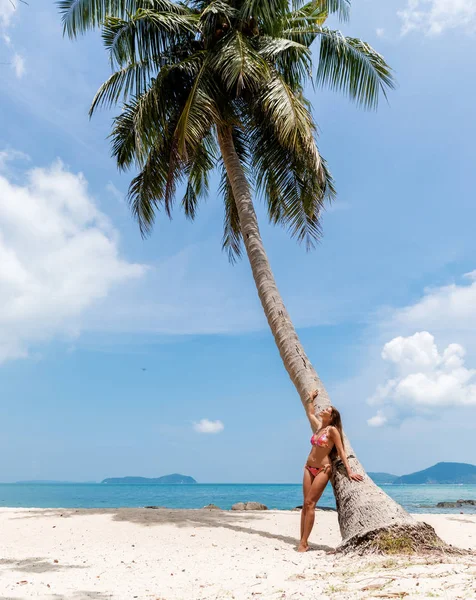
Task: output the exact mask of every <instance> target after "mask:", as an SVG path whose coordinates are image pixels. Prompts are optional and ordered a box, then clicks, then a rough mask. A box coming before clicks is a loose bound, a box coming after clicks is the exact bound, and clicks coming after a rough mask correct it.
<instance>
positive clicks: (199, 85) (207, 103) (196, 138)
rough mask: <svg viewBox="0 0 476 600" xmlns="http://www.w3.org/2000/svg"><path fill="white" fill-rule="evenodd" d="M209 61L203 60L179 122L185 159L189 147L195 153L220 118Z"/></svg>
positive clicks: (180, 144) (177, 131)
mask: <svg viewBox="0 0 476 600" xmlns="http://www.w3.org/2000/svg"><path fill="white" fill-rule="evenodd" d="M208 62H209V61H208V60H207V58H206V59H205V60H204V61H203V64H202V66H201V68H200V71H199V73H198V74H197V76H196V78H195V81H194V82H193V85H192V87H191V89H190V92H189V94H188V97H187V100H186V102H185V104H184V106H183V109H182V111H181V115H180V118H179V120H178V123H177V128H176V137H177V141H178V149H179V152H180V153H181V155H182V156H183V157H184V158H185V159H186V157H187V149H188V148H191V149H192V154H193V149H194V148H196V147H197V146H198V145H199V144H200V143H201V140H202V139H203V138H204V137H205V135H206V134H207V133H208V131H209V130H210V128H211V127H212V125H213V124H215V123H217V122H218V121H219V120H220V115H219V112H218V109H217V106H216V103H215V101H214V98H213V90H214V84H213V81H212V80H211V77H210V75H211V73H209V72H207V66H208Z"/></svg>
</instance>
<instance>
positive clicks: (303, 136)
mask: <svg viewBox="0 0 476 600" xmlns="http://www.w3.org/2000/svg"><path fill="white" fill-rule="evenodd" d="M247 126H248V130H249V131H250V146H251V155H252V157H253V163H252V170H253V173H254V174H255V178H256V185H257V189H258V191H259V192H260V194H261V196H262V197H263V198H264V200H265V202H266V205H267V207H268V215H269V218H270V221H271V222H272V223H274V224H280V225H283V226H284V227H286V228H288V229H289V231H290V233H291V235H292V236H293V237H296V238H297V239H298V241H299V242H305V244H306V247H307V249H311V248H312V247H313V246H314V244H315V242H316V241H317V240H318V239H319V237H320V235H321V227H320V216H321V212H322V208H323V206H324V204H325V202H326V201H329V200H331V199H332V198H333V196H334V194H335V190H334V186H333V181H332V177H331V175H330V173H329V171H328V169H327V166H326V163H325V161H324V160H323V159H322V157H321V156H320V154H319V151H318V149H317V146H316V143H315V140H314V137H313V135H312V133H309V132H306V129H304V131H302V132H301V133H299V132H298V134H297V135H296V139H295V143H294V144H289V143H287V142H288V140H287V138H286V137H285V138H282V136H281V133H280V131H279V129H276V127H275V126H274V123H273V122H272V121H270V118H269V116H268V115H267V114H266V112H264V111H263V107H262V106H261V105H260V104H259V103H256V104H255V106H254V109H253V113H252V115H249V121H248V123H247ZM283 142H284V143H283Z"/></svg>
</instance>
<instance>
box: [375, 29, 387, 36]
mask: <svg viewBox="0 0 476 600" xmlns="http://www.w3.org/2000/svg"><path fill="white" fill-rule="evenodd" d="M375 33H376V34H377V37H379V38H383V37H384V36H385V29H382V28H381V27H379V28H377V29H376V30H375Z"/></svg>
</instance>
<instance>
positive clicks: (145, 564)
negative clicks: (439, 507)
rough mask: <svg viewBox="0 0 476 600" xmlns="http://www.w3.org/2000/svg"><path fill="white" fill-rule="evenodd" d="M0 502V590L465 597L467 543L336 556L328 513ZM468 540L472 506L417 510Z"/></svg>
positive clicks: (474, 584)
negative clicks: (427, 553) (442, 511)
mask: <svg viewBox="0 0 476 600" xmlns="http://www.w3.org/2000/svg"><path fill="white" fill-rule="evenodd" d="M316 517H317V518H316V527H315V529H314V531H313V535H312V538H311V542H312V550H311V551H310V552H308V553H307V554H302V555H301V554H298V553H297V552H296V550H295V547H296V543H297V538H296V534H297V532H298V530H299V518H300V513H299V512H292V511H289V512H287V511H266V512H239V513H237V512H226V511H215V510H168V509H159V510H151V509H120V510H58V509H55V510H39V509H8V508H6V509H0V599H1V600H10V599H11V600H13V599H26V598H44V599H45V600H60V599H65V600H82V599H87V598H94V599H96V600H100V599H101V600H102V599H106V598H113V599H117V600H119V599H120V600H122V599H124V600H125V599H133V598H138V599H146V598H147V599H150V598H152V599H154V600H159V599H160V600H177V599H183V600H185V599H187V600H195V599H196V600H198V599H200V600H212V599H213V600H218V599H222V598H230V599H232V598H235V599H236V600H240V599H248V598H249V599H260V598H262V599H268V598H269V599H273V598H275V599H291V598H292V599H297V598H303V599H313V598H316V599H317V598H319V599H320V600H325V599H344V598H348V599H361V598H362V599H363V598H418V599H423V598H444V599H456V598H458V599H463V600H469V599H472V598H476V555H474V556H471V555H467V556H461V557H455V556H446V557H441V558H435V557H431V558H415V557H409V558H405V557H404V558H393V557H370V558H358V557H355V556H345V557H339V556H336V555H332V554H328V553H327V552H328V551H329V550H331V549H333V548H335V546H336V545H337V544H338V543H339V539H340V538H339V530H338V525H337V516H336V514H335V513H330V512H318V513H317V515H316ZM417 518H418V519H420V520H424V521H426V522H428V523H430V524H431V525H432V526H434V527H435V529H436V531H437V533H438V534H439V535H440V536H441V537H442V538H443V539H444V540H445V541H446V542H448V543H450V544H453V545H456V546H459V547H462V548H466V549H469V548H471V549H473V550H476V515H460V514H455V515H417Z"/></svg>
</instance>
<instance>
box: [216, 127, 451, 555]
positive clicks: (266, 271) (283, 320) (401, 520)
mask: <svg viewBox="0 0 476 600" xmlns="http://www.w3.org/2000/svg"><path fill="white" fill-rule="evenodd" d="M218 138H219V144H220V149H221V153H222V157H223V160H224V163H225V168H226V171H227V175H228V179H229V182H230V185H231V188H232V190H233V196H234V199H235V203H236V206H237V210H238V214H239V218H240V226H241V232H242V235H243V240H244V244H245V247H246V252H247V254H248V258H249V261H250V265H251V270H252V272H253V277H254V280H255V283H256V287H257V290H258V295H259V298H260V300H261V304H262V305H263V309H264V312H265V315H266V318H267V320H268V323H269V326H270V328H271V331H272V332H273V335H274V339H275V341H276V345H277V346H278V349H279V353H280V355H281V358H282V360H283V363H284V366H285V368H286V370H287V372H288V373H289V376H290V378H291V380H292V382H293V383H294V385H295V386H296V389H297V391H298V392H299V395H300V397H301V401H302V403H303V405H304V407H305V406H306V401H307V399H308V396H309V391H310V390H312V389H318V390H319V395H318V397H317V400H318V403H317V404H316V411H319V410H321V409H322V408H324V407H326V406H329V405H330V401H329V396H328V394H327V391H326V389H325V387H324V385H323V383H322V381H321V380H320V379H319V377H318V375H317V373H316V371H315V369H314V368H313V366H312V364H311V362H310V361H309V359H308V357H307V356H306V353H305V352H304V348H303V347H302V345H301V342H300V341H299V338H298V336H297V333H296V330H295V329H294V326H293V324H292V322H291V319H290V317H289V314H288V312H287V310H286V307H285V306H284V302H283V300H282V298H281V295H280V293H279V291H278V288H277V285H276V281H275V279H274V276H273V273H272V271H271V267H270V264H269V261H268V257H267V255H266V252H265V249H264V246H263V242H262V239H261V235H260V231H259V227H258V220H257V218H256V213H255V209H254V206H253V201H252V198H251V192H250V187H249V185H248V181H247V179H246V175H245V173H244V170H243V167H242V165H241V162H240V159H239V157H238V155H237V153H236V150H235V146H234V143H233V136H232V132H231V128H224V129H221V130H220V131H219V134H218ZM345 445H346V452H347V454H348V459H349V463H350V465H351V466H352V469H353V470H354V471H355V472H356V473H361V474H362V475H365V471H364V469H363V467H362V465H361V464H360V463H359V461H358V460H357V458H356V457H355V455H354V452H353V450H352V448H351V446H350V444H349V441H348V440H347V439H345ZM333 472H334V474H333V477H332V485H333V488H334V494H335V497H336V502H337V510H338V517H339V526H340V531H341V535H342V545H341V548H342V549H347V548H354V547H357V546H360V547H369V548H372V550H375V549H376V548H377V549H379V548H380V549H381V550H383V551H385V550H389V551H392V550H395V549H396V550H403V551H408V550H410V549H413V550H416V549H419V548H421V547H422V546H428V545H432V546H435V545H439V540H438V538H437V536H436V534H435V532H434V530H433V529H432V528H431V527H430V526H429V525H426V524H423V523H417V522H416V521H415V520H414V519H413V517H411V515H409V514H408V513H407V512H406V511H405V510H404V509H403V508H402V507H401V506H400V505H399V504H397V503H396V502H394V500H392V499H391V498H390V497H389V496H388V495H387V494H386V493H385V492H384V491H383V490H382V489H381V488H379V487H378V486H376V485H375V483H374V482H373V481H372V480H371V479H370V477H368V476H365V477H364V481H363V482H361V483H356V482H353V481H350V480H349V479H348V477H347V476H346V474H345V471H344V469H343V467H342V465H341V464H339V461H337V464H336V465H335V468H334V469H333ZM392 531H393V534H394V535H391V536H390V537H389V534H390V532H392Z"/></svg>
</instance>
